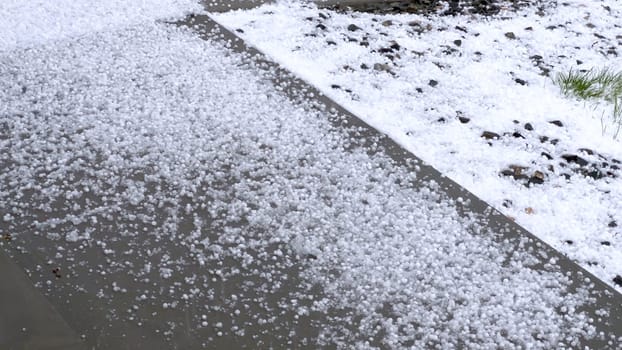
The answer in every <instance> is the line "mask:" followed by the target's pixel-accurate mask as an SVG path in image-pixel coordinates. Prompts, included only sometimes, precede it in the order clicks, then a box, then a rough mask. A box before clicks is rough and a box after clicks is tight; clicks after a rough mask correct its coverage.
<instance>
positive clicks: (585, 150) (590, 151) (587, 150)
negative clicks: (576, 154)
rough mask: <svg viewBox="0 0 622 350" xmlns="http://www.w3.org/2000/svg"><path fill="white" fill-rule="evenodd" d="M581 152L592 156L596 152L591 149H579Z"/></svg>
mask: <svg viewBox="0 0 622 350" xmlns="http://www.w3.org/2000/svg"><path fill="white" fill-rule="evenodd" d="M579 151H580V152H585V153H587V154H589V155H590V156H592V155H594V151H592V150H591V149H589V148H579Z"/></svg>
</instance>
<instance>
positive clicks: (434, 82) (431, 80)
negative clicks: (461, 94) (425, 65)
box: [428, 79, 438, 87]
mask: <svg viewBox="0 0 622 350" xmlns="http://www.w3.org/2000/svg"><path fill="white" fill-rule="evenodd" d="M428 85H430V86H431V87H435V86H437V85H438V81H436V80H434V79H430V81H428Z"/></svg>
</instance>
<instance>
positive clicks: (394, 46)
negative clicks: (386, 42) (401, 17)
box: [389, 41, 402, 50]
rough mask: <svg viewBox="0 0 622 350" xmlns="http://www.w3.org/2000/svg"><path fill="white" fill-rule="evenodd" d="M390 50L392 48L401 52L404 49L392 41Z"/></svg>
mask: <svg viewBox="0 0 622 350" xmlns="http://www.w3.org/2000/svg"><path fill="white" fill-rule="evenodd" d="M389 47H390V48H392V49H393V50H399V49H401V48H402V47H401V46H400V44H398V43H397V41H392V42H391V46H389Z"/></svg>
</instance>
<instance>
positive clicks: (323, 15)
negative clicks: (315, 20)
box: [319, 12, 329, 19]
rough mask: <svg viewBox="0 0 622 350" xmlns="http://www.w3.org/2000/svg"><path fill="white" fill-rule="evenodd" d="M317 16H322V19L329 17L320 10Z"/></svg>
mask: <svg viewBox="0 0 622 350" xmlns="http://www.w3.org/2000/svg"><path fill="white" fill-rule="evenodd" d="M319 16H320V18H322V19H328V17H329V16H328V15H326V14H324V13H322V12H320V14H319Z"/></svg>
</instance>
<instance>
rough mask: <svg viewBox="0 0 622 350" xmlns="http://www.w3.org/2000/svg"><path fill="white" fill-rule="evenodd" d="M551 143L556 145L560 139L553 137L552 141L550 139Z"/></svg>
mask: <svg viewBox="0 0 622 350" xmlns="http://www.w3.org/2000/svg"><path fill="white" fill-rule="evenodd" d="M549 142H550V143H551V145H553V146H555V145H557V144H558V143H559V139H552V140H551V141H549Z"/></svg>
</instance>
